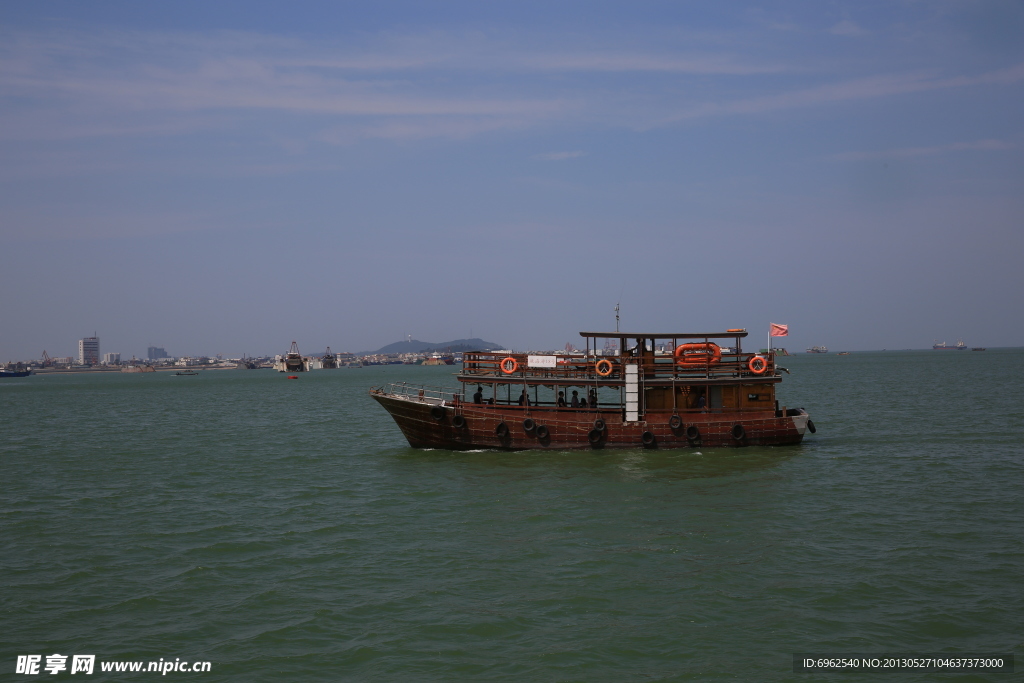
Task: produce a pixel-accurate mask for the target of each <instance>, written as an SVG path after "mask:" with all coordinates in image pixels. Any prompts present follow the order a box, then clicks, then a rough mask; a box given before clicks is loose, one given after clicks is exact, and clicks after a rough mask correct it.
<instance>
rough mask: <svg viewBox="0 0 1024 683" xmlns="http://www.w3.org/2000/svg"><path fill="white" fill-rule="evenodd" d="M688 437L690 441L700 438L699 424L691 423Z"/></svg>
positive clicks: (687, 432) (688, 428) (687, 430)
mask: <svg viewBox="0 0 1024 683" xmlns="http://www.w3.org/2000/svg"><path fill="white" fill-rule="evenodd" d="M686 438H687V439H689V440H690V441H696V440H697V439H699V438H700V430H699V429H697V425H690V426H689V427H687V428H686Z"/></svg>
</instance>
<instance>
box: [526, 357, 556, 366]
mask: <svg viewBox="0 0 1024 683" xmlns="http://www.w3.org/2000/svg"><path fill="white" fill-rule="evenodd" d="M526 364H527V365H528V366H530V367H531V368H557V367H558V356H527V357H526Z"/></svg>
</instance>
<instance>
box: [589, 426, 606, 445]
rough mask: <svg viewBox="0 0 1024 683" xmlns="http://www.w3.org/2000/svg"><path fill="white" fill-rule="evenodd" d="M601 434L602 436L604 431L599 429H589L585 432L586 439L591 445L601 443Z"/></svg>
mask: <svg viewBox="0 0 1024 683" xmlns="http://www.w3.org/2000/svg"><path fill="white" fill-rule="evenodd" d="M602 436H604V432H602V431H601V430H600V429H591V430H590V431H589V432H587V441H589V442H590V444H591V445H592V446H593V445H596V444H599V443H601V437H602Z"/></svg>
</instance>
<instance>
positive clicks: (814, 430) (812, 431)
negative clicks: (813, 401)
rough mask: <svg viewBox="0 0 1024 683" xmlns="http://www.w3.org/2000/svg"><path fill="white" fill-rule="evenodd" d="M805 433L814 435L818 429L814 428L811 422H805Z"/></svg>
mask: <svg viewBox="0 0 1024 683" xmlns="http://www.w3.org/2000/svg"><path fill="white" fill-rule="evenodd" d="M807 431H809V432H810V433H811V434H814V433H816V432H817V431H818V429H817V428H816V427H815V426H814V423H813V422H811V421H810V420H808V421H807Z"/></svg>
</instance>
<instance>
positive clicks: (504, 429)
mask: <svg viewBox="0 0 1024 683" xmlns="http://www.w3.org/2000/svg"><path fill="white" fill-rule="evenodd" d="M494 433H495V434H497V436H498V438H499V439H504V438H505V437H506V436H508V425H507V424H505V423H504V422H499V423H498V426H497V427H495V428H494Z"/></svg>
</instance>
